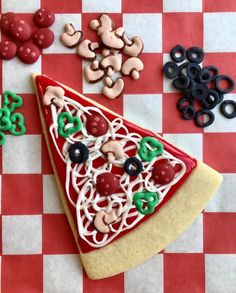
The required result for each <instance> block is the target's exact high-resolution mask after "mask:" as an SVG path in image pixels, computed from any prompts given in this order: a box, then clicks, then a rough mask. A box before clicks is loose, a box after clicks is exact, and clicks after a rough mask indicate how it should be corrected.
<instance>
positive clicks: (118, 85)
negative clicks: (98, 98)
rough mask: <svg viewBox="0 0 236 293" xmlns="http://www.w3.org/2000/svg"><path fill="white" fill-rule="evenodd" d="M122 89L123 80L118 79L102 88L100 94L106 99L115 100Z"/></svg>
mask: <svg viewBox="0 0 236 293" xmlns="http://www.w3.org/2000/svg"><path fill="white" fill-rule="evenodd" d="M124 87H125V83H124V81H123V79H122V78H118V79H117V81H115V82H114V81H113V83H112V85H111V86H104V87H103V89H102V92H103V94H104V95H105V96H106V97H107V98H109V99H115V98H117V97H118V96H119V95H120V94H121V93H122V92H123V89H124Z"/></svg>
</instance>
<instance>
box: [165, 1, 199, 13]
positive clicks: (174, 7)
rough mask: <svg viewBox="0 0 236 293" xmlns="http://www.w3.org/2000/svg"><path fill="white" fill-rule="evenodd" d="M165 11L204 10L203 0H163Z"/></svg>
mask: <svg viewBox="0 0 236 293" xmlns="http://www.w3.org/2000/svg"><path fill="white" fill-rule="evenodd" d="M163 11H164V12H202V0H174V1H170V0H163Z"/></svg>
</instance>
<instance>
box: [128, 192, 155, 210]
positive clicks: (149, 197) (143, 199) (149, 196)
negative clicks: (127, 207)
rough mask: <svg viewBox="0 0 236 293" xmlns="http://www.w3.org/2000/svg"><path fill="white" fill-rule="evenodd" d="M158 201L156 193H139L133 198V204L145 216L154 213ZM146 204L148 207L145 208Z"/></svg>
mask: <svg viewBox="0 0 236 293" xmlns="http://www.w3.org/2000/svg"><path fill="white" fill-rule="evenodd" d="M158 201H159V196H158V194H157V193H156V192H150V191H146V192H137V193H135V194H134V196H133V202H134V204H135V206H136V208H137V210H138V211H139V212H140V213H141V214H143V215H149V214H151V213H153V212H154V209H155V206H156V205H157V203H158ZM145 203H146V207H145V208H144V204H145Z"/></svg>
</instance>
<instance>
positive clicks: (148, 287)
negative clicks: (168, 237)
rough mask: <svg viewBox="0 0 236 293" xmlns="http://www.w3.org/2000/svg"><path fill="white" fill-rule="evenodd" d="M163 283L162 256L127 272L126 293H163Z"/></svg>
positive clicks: (159, 255)
mask: <svg viewBox="0 0 236 293" xmlns="http://www.w3.org/2000/svg"><path fill="white" fill-rule="evenodd" d="M144 279H145V281H144ZM163 283H164V280H163V255H162V254H158V255H156V256H155V257H153V258H151V259H150V260H148V261H146V262H145V263H143V264H141V265H139V266H137V267H135V268H133V269H131V270H129V271H128V272H125V293H143V292H148V293H163V292H164V289H163V287H164V286H163Z"/></svg>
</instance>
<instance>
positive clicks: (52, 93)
mask: <svg viewBox="0 0 236 293" xmlns="http://www.w3.org/2000/svg"><path fill="white" fill-rule="evenodd" d="M64 95H65V91H64V89H63V88H62V87H60V86H48V87H47V89H46V92H45V93H44V95H43V104H44V105H45V106H48V105H50V104H51V103H52V101H53V100H54V99H56V100H62V97H64ZM54 104H55V102H54Z"/></svg>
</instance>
